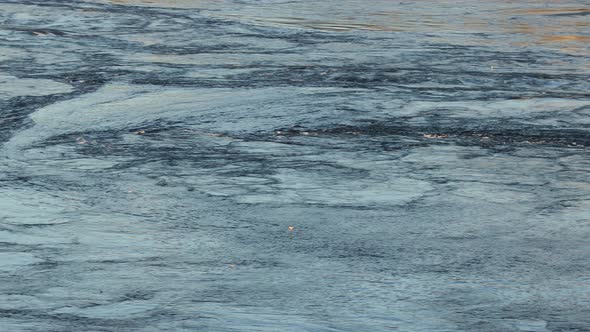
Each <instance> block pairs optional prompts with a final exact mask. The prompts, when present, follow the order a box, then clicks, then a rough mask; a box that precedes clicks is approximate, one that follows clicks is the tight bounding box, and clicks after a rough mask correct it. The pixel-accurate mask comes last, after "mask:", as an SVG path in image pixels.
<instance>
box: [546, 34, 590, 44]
mask: <svg viewBox="0 0 590 332" xmlns="http://www.w3.org/2000/svg"><path fill="white" fill-rule="evenodd" d="M541 42H542V43H561V42H584V43H590V36H577V35H553V36H545V37H543V38H541Z"/></svg>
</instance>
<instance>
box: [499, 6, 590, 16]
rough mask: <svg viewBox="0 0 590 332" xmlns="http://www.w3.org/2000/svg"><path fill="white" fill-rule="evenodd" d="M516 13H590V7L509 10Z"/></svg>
mask: <svg viewBox="0 0 590 332" xmlns="http://www.w3.org/2000/svg"><path fill="white" fill-rule="evenodd" d="M509 12H510V13H514V14H522V15H564V14H584V13H590V8H572V7H563V8H532V9H513V10H510V11H509Z"/></svg>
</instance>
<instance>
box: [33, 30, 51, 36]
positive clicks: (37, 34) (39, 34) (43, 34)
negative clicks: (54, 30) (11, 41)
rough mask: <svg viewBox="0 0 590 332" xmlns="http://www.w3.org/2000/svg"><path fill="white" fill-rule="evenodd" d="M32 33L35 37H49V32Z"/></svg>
mask: <svg viewBox="0 0 590 332" xmlns="http://www.w3.org/2000/svg"><path fill="white" fill-rule="evenodd" d="M31 33H32V34H33V35H35V36H47V35H48V33H47V32H43V31H31Z"/></svg>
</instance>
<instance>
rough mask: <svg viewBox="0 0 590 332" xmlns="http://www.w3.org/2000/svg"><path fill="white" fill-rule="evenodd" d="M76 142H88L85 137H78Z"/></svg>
mask: <svg viewBox="0 0 590 332" xmlns="http://www.w3.org/2000/svg"><path fill="white" fill-rule="evenodd" d="M76 142H78V144H86V143H87V141H86V140H85V139H84V137H78V138H76Z"/></svg>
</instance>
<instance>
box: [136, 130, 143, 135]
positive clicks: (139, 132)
mask: <svg viewBox="0 0 590 332" xmlns="http://www.w3.org/2000/svg"><path fill="white" fill-rule="evenodd" d="M143 134H145V130H143V129H140V130H138V131H136V132H135V135H143Z"/></svg>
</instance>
